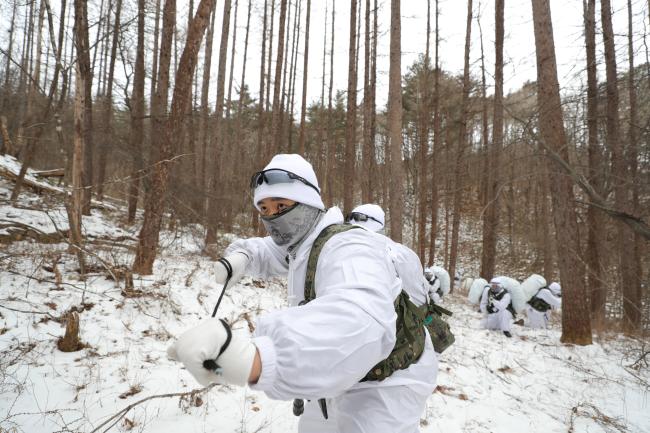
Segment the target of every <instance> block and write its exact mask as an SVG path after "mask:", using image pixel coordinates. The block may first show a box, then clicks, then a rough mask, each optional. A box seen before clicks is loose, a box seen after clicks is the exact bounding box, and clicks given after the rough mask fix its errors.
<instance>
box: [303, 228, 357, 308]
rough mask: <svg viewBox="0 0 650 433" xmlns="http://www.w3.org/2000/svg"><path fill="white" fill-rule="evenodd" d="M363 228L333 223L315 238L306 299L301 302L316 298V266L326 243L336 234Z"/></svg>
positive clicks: (308, 264)
mask: <svg viewBox="0 0 650 433" xmlns="http://www.w3.org/2000/svg"><path fill="white" fill-rule="evenodd" d="M355 228H361V227H359V226H356V225H352V224H332V225H329V226H327V227H325V228H324V229H323V230H322V231H321V232H320V233H319V234H318V236H317V237H316V239H315V240H314V244H313V245H312V247H311V251H310V252H309V260H308V261H307V273H306V274H305V299H304V301H302V302H301V303H300V304H301V305H304V304H306V303H307V302H309V301H312V300H314V299H315V298H316V288H315V284H314V280H315V278H316V266H317V265H318V256H320V252H321V250H322V249H323V246H324V245H325V243H326V242H327V241H328V240H329V239H330V238H331V237H332V236H334V235H335V234H338V233H343V232H346V231H348V230H351V229H355Z"/></svg>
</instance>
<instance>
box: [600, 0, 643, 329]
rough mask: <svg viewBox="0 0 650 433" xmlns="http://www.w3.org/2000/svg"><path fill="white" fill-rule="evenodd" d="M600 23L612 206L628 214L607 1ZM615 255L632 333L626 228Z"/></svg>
mask: <svg viewBox="0 0 650 433" xmlns="http://www.w3.org/2000/svg"><path fill="white" fill-rule="evenodd" d="M600 9H601V20H602V26H603V45H604V47H605V71H606V76H607V84H606V89H607V108H606V113H607V128H606V143H607V147H608V149H609V150H610V152H611V165H612V176H611V179H612V181H611V183H612V189H613V192H614V204H615V206H616V208H617V209H619V210H624V211H626V212H628V213H629V212H630V207H629V202H630V199H629V197H628V192H629V189H630V186H629V185H628V183H627V182H628V176H627V171H628V170H627V161H626V158H625V150H626V149H625V145H624V144H623V142H622V141H621V136H620V122H619V118H618V115H619V114H618V109H619V95H618V83H617V80H618V74H617V71H616V69H617V66H616V51H615V47H614V31H613V28H612V14H611V5H610V2H609V0H601V3H600ZM617 232H618V233H617V237H616V254H617V256H618V260H617V261H618V272H619V273H618V281H619V283H620V285H621V289H622V293H621V295H622V296H623V327H624V329H625V330H627V331H633V330H635V329H636V328H637V327H638V324H639V319H640V315H639V311H640V310H639V305H637V304H635V302H636V294H637V281H636V276H635V274H634V272H635V269H634V258H633V255H634V248H633V247H632V248H630V247H631V246H633V245H634V236H633V233H632V231H630V230H629V229H628V227H626V226H625V225H623V224H621V223H618V224H617Z"/></svg>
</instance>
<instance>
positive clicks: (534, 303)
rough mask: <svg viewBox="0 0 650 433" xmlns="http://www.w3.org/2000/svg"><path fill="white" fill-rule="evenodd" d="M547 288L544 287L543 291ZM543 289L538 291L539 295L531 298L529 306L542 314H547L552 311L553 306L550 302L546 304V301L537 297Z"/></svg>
mask: <svg viewBox="0 0 650 433" xmlns="http://www.w3.org/2000/svg"><path fill="white" fill-rule="evenodd" d="M545 288H546V287H542V289H545ZM542 289H539V290H538V291H537V293H535V296H533V297H532V298H530V301H528V304H529V305H530V306H531V307H533V308H534V309H535V310H537V311H539V312H540V313H545V312H547V311H548V310H550V309H551V305H550V304H549V303H548V302H546V301H545V300H543V299H541V298H538V297H537V295H538V294H539V292H540V290H542Z"/></svg>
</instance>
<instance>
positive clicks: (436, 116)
mask: <svg viewBox="0 0 650 433" xmlns="http://www.w3.org/2000/svg"><path fill="white" fill-rule="evenodd" d="M439 16H440V11H439V9H438V0H436V42H435V46H436V58H435V64H434V66H433V70H434V77H433V79H434V83H433V101H432V103H433V149H432V152H431V154H432V155H431V156H432V157H431V186H430V189H431V240H430V242H429V266H433V264H434V260H435V257H436V238H437V236H438V209H439V206H438V176H437V170H436V162H437V160H438V155H439V154H440V134H441V132H440V62H439V56H438V51H439V48H440V27H439V26H438V17H439Z"/></svg>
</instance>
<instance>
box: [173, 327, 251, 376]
mask: <svg viewBox="0 0 650 433" xmlns="http://www.w3.org/2000/svg"><path fill="white" fill-rule="evenodd" d="M230 337H231V338H230ZM228 340H230V341H228ZM224 346H225V347H224ZM256 350H257V349H256V347H255V345H254V344H253V343H252V342H251V341H250V340H249V339H246V338H242V337H237V336H236V335H233V334H232V333H231V331H230V327H229V326H228V325H227V324H226V322H224V321H223V320H220V319H217V318H216V317H213V318H210V319H207V320H204V321H203V322H202V323H201V324H200V325H198V326H196V327H194V328H192V329H190V330H187V331H185V332H184V333H183V334H181V336H180V337H178V340H176V342H175V343H173V344H172V345H171V346H169V348H168V349H167V356H169V358H170V359H171V360H174V361H180V362H182V363H183V365H185V368H187V371H189V372H190V373H191V374H192V376H194V378H195V379H196V380H197V382H199V383H200V384H201V385H203V386H207V385H209V384H210V383H212V382H215V383H229V384H232V385H239V386H244V385H246V384H247V383H248V377H249V375H250V372H251V368H252V366H253V360H254V359H255V352H256ZM222 352H223V353H222ZM206 360H214V361H216V363H217V364H218V366H219V368H218V369H217V370H216V371H212V370H208V369H207V368H205V367H204V366H203V361H206Z"/></svg>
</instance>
